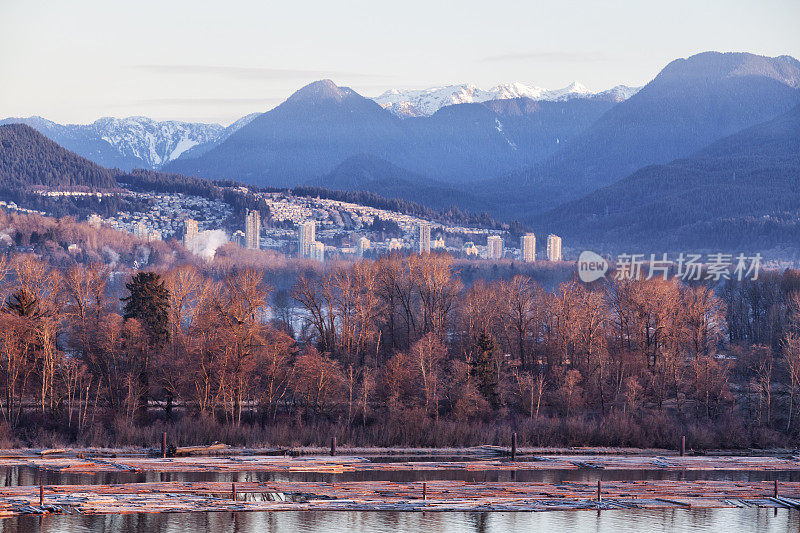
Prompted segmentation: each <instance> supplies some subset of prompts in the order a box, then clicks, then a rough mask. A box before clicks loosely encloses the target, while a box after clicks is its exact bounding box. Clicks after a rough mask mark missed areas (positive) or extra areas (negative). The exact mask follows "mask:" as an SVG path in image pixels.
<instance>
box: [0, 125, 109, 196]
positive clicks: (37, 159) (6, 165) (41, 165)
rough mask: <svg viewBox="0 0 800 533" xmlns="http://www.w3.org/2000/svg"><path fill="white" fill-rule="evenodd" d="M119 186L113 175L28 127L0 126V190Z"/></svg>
mask: <svg viewBox="0 0 800 533" xmlns="http://www.w3.org/2000/svg"><path fill="white" fill-rule="evenodd" d="M35 185H41V186H45V187H59V188H63V187H76V186H81V187H89V188H91V189H104V188H111V187H116V181H115V179H114V173H113V172H112V171H110V170H108V169H105V168H103V167H101V166H99V165H97V164H95V163H93V162H91V161H89V160H87V159H84V158H83V157H80V156H78V155H76V154H74V153H72V152H70V151H69V150H66V149H64V148H62V147H61V146H59V145H58V144H56V143H54V142H53V141H51V140H49V139H48V138H47V137H45V136H44V135H42V134H41V133H39V132H38V131H36V130H35V129H33V128H32V127H30V126H27V125H25V124H7V125H0V191H2V192H10V191H28V190H29V189H30V187H31V186H35Z"/></svg>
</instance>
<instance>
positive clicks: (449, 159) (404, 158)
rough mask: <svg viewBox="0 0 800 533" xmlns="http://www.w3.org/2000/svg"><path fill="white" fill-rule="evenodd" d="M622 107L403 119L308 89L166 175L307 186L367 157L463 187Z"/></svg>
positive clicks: (529, 107) (334, 90)
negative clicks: (348, 162) (354, 159)
mask: <svg viewBox="0 0 800 533" xmlns="http://www.w3.org/2000/svg"><path fill="white" fill-rule="evenodd" d="M614 105H616V104H615V103H614V102H613V101H609V100H607V99H603V98H594V97H592V98H581V99H567V100H565V101H560V102H547V101H534V100H531V99H529V98H516V99H507V100H493V101H487V102H484V103H473V104H458V105H451V106H446V107H443V108H441V109H439V110H438V111H437V112H436V113H434V114H433V115H431V116H422V117H415V118H408V119H404V120H401V119H399V118H398V117H397V116H395V115H394V114H392V113H390V112H389V111H386V110H385V109H383V108H381V107H380V106H379V105H378V104H377V103H375V102H374V101H372V100H370V99H368V98H364V97H363V96H361V95H359V94H357V93H356V92H355V91H353V90H352V89H349V88H347V87H338V86H336V85H335V84H334V83H333V82H332V81H330V80H323V81H319V82H315V83H312V84H310V85H308V86H306V87H304V88H302V89H300V90H299V91H297V92H296V93H295V94H294V95H292V96H291V97H290V98H289V99H288V100H286V101H285V102H284V103H282V104H281V105H279V106H278V107H276V108H274V109H272V110H271V111H268V112H266V113H264V114H262V115H260V116H258V117H257V118H255V119H254V120H253V121H252V122H250V123H249V124H247V125H245V126H244V127H242V128H241V129H240V130H239V131H237V132H235V133H234V134H232V135H231V136H230V137H229V138H228V139H226V140H225V141H223V142H221V143H219V144H218V145H217V146H215V147H213V148H212V149H210V150H208V151H207V152H206V153H204V154H201V155H200V156H199V157H195V158H189V155H188V154H187V155H186V156H185V157H182V158H180V159H178V160H176V161H173V162H171V163H169V164H168V165H166V166H165V167H164V169H165V170H168V171H172V172H177V173H182V174H190V175H198V176H203V177H206V178H229V179H235V180H240V181H244V182H247V183H252V184H256V185H262V186H263V185H268V186H278V187H282V186H294V185H299V184H302V183H308V182H309V181H313V180H315V179H317V178H320V177H322V176H325V175H326V174H328V173H330V172H332V171H333V170H334V169H335V168H336V167H337V166H338V165H340V164H341V163H343V162H344V161H345V160H347V159H348V158H350V157H353V156H357V155H361V154H369V155H372V156H375V157H377V158H379V159H383V160H385V161H388V162H389V163H391V164H393V165H396V166H399V167H402V168H405V169H408V170H409V171H411V172H413V173H415V174H419V175H422V176H427V177H429V178H431V179H433V180H434V181H442V182H452V183H461V184H463V183H465V182H467V181H470V180H475V179H485V178H488V177H492V176H497V175H500V174H502V173H505V172H509V171H512V170H515V169H519V168H523V167H525V166H527V165H530V164H533V163H535V162H537V161H540V160H541V159H543V158H545V157H547V156H548V155H550V154H551V153H553V152H554V151H555V150H557V149H558V147H559V144H560V143H562V142H564V141H565V140H567V139H570V138H572V137H574V136H575V135H577V134H578V133H579V132H581V131H583V130H584V129H585V128H587V127H588V126H589V125H591V124H592V123H593V122H594V121H595V120H597V118H599V117H600V116H601V115H602V114H603V113H604V112H606V111H607V110H608V109H610V108H611V107H613V106H614Z"/></svg>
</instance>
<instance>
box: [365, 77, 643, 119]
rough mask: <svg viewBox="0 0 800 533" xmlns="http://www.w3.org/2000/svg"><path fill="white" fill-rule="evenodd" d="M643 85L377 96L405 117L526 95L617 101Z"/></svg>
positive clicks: (451, 88)
mask: <svg viewBox="0 0 800 533" xmlns="http://www.w3.org/2000/svg"><path fill="white" fill-rule="evenodd" d="M639 89H640V87H627V86H625V85H618V86H616V87H614V88H613V89H609V90H608V91H603V92H599V93H595V92H592V91H590V90H589V89H587V88H586V86H584V85H582V84H580V83H578V82H572V83H570V84H569V85H567V86H566V87H564V88H562V89H543V88H541V87H537V86H535V85H525V84H524V83H508V84H503V85H497V86H495V87H492V88H491V89H489V90H483V89H481V88H479V87H477V86H475V85H471V84H462V85H446V86H443V87H432V88H430V89H418V90H398V89H390V90H388V91H386V92H385V93H383V94H381V95H380V96H377V97H375V98H373V100H375V102H377V103H378V104H379V105H380V106H381V107H383V108H384V109H387V110H389V111H391V112H392V113H394V114H395V115H398V116H401V117H415V116H428V115H432V114H434V113H436V112H437V111H438V110H439V109H441V108H442V107H445V106H448V105H454V104H466V103H478V102H487V101H490V100H507V99H509V98H521V97H526V98H530V99H532V100H544V101H549V102H561V101H565V100H570V99H572V98H588V97H595V96H597V97H603V98H608V99H612V100H613V101H616V102H621V101H623V100H627V99H628V98H630V97H631V96H632V95H634V94H636V92H637V91H638V90H639Z"/></svg>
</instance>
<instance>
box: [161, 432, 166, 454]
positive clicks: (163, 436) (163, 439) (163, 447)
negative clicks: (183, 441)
mask: <svg viewBox="0 0 800 533" xmlns="http://www.w3.org/2000/svg"><path fill="white" fill-rule="evenodd" d="M161 458H162V459H166V458H167V432H166V431H164V432H163V433H161Z"/></svg>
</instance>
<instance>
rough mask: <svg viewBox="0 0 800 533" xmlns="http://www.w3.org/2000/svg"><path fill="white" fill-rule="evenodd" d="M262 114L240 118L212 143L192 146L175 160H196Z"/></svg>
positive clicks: (211, 141)
mask: <svg viewBox="0 0 800 533" xmlns="http://www.w3.org/2000/svg"><path fill="white" fill-rule="evenodd" d="M260 114H261V113H250V114H249V115H245V116H243V117H242V118H240V119H238V120H236V121H235V122H233V123H231V124H230V125H229V126H227V127H226V128H225V129H224V130H222V133H220V134H219V135H218V136H217V137H216V138H213V139H211V140H210V141H206V142H204V143H201V144H197V145H195V146H192V147H191V148H189V149H188V150H186V151H184V152H182V153H181V154H180V155H179V156H178V157H177V158H173V159H181V158H183V159H192V158H195V157H200V156H201V155H203V154H204V153H206V152H208V151H209V150H211V149H212V148H214V147H215V146H217V145H219V144H220V143H222V142H223V141H224V140H225V139H227V138H228V137H230V136H231V135H233V134H234V133H235V132H237V131H239V130H240V129H242V128H243V127H245V126H246V125H248V124H250V123H251V122H252V121H253V120H254V119H255V118H256V117H257V116H259V115H260ZM171 160H172V159H170V161H171Z"/></svg>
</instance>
